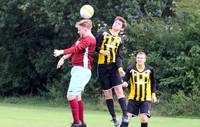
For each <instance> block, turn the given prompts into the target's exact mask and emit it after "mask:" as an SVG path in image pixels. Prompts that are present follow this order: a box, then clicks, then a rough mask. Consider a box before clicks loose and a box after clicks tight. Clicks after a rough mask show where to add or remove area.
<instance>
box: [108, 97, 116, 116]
mask: <svg viewBox="0 0 200 127" xmlns="http://www.w3.org/2000/svg"><path fill="white" fill-rule="evenodd" d="M106 105H107V107H108V111H109V112H110V115H111V116H112V118H113V119H115V118H116V114H115V108H114V102H113V99H107V100H106Z"/></svg>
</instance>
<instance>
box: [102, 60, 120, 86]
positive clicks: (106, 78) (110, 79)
mask: <svg viewBox="0 0 200 127" xmlns="http://www.w3.org/2000/svg"><path fill="white" fill-rule="evenodd" d="M98 75H99V78H98V80H99V82H100V83H101V87H102V89H103V90H108V89H111V88H113V87H115V86H117V85H120V84H122V79H121V77H120V75H119V72H118V68H117V66H116V63H111V64H99V66H98Z"/></svg>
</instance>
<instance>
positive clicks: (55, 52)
mask: <svg viewBox="0 0 200 127" xmlns="http://www.w3.org/2000/svg"><path fill="white" fill-rule="evenodd" d="M63 53H64V50H58V49H55V50H54V52H53V55H54V56H55V57H57V56H60V55H62V54H63Z"/></svg>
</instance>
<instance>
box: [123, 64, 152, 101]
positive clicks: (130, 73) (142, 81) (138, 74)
mask: <svg viewBox="0 0 200 127" xmlns="http://www.w3.org/2000/svg"><path fill="white" fill-rule="evenodd" d="M124 81H126V82H128V81H129V82H130V93H129V99H132V100H136V101H151V98H152V94H153V93H155V91H156V82H155V77H154V70H153V68H152V67H151V66H147V65H145V68H144V70H143V71H139V70H138V69H137V67H136V65H134V66H130V67H128V69H127V71H126V76H125V78H124Z"/></svg>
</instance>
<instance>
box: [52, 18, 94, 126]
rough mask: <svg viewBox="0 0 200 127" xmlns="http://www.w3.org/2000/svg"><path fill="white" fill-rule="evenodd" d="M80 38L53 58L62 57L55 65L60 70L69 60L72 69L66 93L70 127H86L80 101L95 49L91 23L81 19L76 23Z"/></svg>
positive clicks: (55, 51) (87, 79) (88, 76)
mask: <svg viewBox="0 0 200 127" xmlns="http://www.w3.org/2000/svg"><path fill="white" fill-rule="evenodd" d="M76 28H77V29H78V34H79V35H80V37H79V38H78V40H76V41H75V43H74V44H73V45H72V46H71V47H70V48H68V49H64V50H57V49H55V50H54V56H55V57H57V56H59V55H62V54H65V55H63V57H61V59H60V60H59V62H58V64H57V68H60V67H61V66H62V65H63V64H64V61H65V60H66V59H67V58H69V57H70V56H71V57H72V58H71V62H72V65H73V67H72V69H71V79H70V83H69V88H68V91H67V100H68V102H69V105H70V107H71V112H72V116H73V120H74V122H73V123H72V125H71V127H86V124H85V122H84V102H83V100H82V99H81V93H82V92H83V90H84V87H85V86H86V84H87V83H88V81H89V80H90V78H91V68H92V63H93V58H94V52H95V48H96V39H95V37H94V36H93V34H92V33H91V29H92V21H91V20H89V19H83V20H81V21H79V22H77V23H76Z"/></svg>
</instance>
